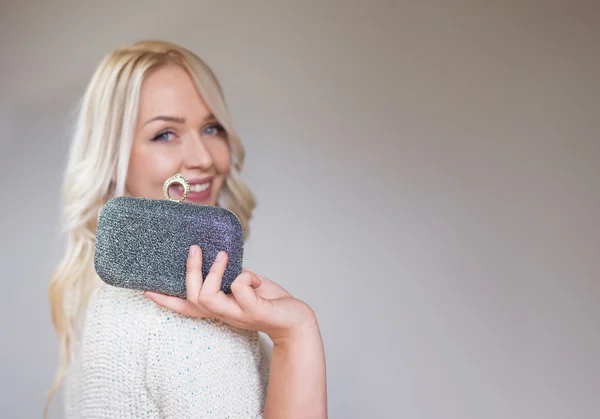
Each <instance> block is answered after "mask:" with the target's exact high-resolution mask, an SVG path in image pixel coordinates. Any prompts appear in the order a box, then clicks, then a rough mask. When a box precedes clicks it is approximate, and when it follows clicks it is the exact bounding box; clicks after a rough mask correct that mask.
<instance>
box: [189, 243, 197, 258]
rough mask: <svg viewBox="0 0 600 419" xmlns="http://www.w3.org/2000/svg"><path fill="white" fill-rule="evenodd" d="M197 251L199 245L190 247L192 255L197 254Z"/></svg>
mask: <svg viewBox="0 0 600 419" xmlns="http://www.w3.org/2000/svg"><path fill="white" fill-rule="evenodd" d="M196 253H198V246H196V245H193V246H192V247H190V256H196Z"/></svg>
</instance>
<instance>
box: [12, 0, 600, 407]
mask: <svg viewBox="0 0 600 419" xmlns="http://www.w3.org/2000/svg"><path fill="white" fill-rule="evenodd" d="M599 9H600V8H599V5H598V3H597V2H594V1H588V2H585V1H568V0H565V1H538V2H533V1H517V0H510V1H500V0H498V1H480V2H475V1H461V2H457V1H452V2H451V1H441V0H440V1H438V2H436V3H432V2H427V1H426V2H421V1H420V2H417V1H413V2H409V1H406V2H404V1H399V0H398V1H392V0H387V1H384V0H379V1H376V0H373V1H367V0H364V1H316V0H314V1H308V0H307V1H300V0H298V1H293V2H292V1H284V0H281V1H251V2H250V1H241V0H239V1H230V0H226V1H223V0H220V1H216V0H215V1H191V0H190V1H169V2H166V1H165V2H156V1H153V2H144V1H140V0H138V1H127V2H121V1H94V2H83V1H75V0H54V1H21V0H18V1H17V0H8V1H7V0H3V1H2V3H1V10H0V60H1V61H0V63H1V64H0V122H1V124H2V125H1V128H2V129H1V131H0V132H1V135H0V141H1V143H0V145H1V149H0V150H1V160H0V163H1V167H0V174H1V176H2V177H1V180H2V181H1V184H2V190H1V194H2V207H1V209H0V214H1V216H0V226H1V246H2V247H1V252H0V258H1V259H0V277H1V279H2V283H1V286H2V291H1V296H2V297H1V298H2V300H1V304H0V318H1V319H2V327H1V330H0V338H1V345H2V346H1V348H2V349H1V361H0V362H1V364H0V365H1V368H2V371H1V374H0V377H1V379H0V380H1V381H0V409H1V412H0V416H2V417H3V418H35V417H41V412H42V408H43V403H44V400H45V394H46V391H47V390H48V389H49V387H50V384H51V382H52V379H53V376H54V372H55V369H56V367H57V363H58V347H57V342H56V339H55V336H54V332H53V328H52V325H51V321H50V317H49V303H48V299H47V294H46V293H47V286H48V282H49V278H50V275H51V273H52V270H53V269H54V266H55V264H56V263H57V262H58V259H59V257H60V255H61V253H62V251H63V248H64V247H63V246H64V242H63V239H62V238H60V237H59V236H58V228H59V226H58V224H57V223H58V219H59V210H60V209H59V201H58V197H59V189H60V182H61V175H62V169H63V167H64V163H65V155H66V151H67V148H68V144H69V137H68V133H69V129H70V123H71V121H72V109H73V108H74V105H75V103H76V101H77V100H78V99H79V97H80V95H81V94H82V93H83V90H84V88H85V86H86V83H87V82H88V81H89V78H90V77H91V74H92V72H93V70H94V68H95V66H96V65H97V64H98V62H99V61H100V60H101V58H102V57H103V56H104V55H105V54H107V53H108V52H109V51H110V50H112V49H114V48H116V47H118V46H121V45H125V44H129V43H132V42H134V41H137V40H139V39H143V38H162V39H167V40H171V41H175V42H178V43H181V44H182V45H184V46H186V47H189V48H191V49H192V50H194V51H195V52H196V53H198V54H199V55H200V56H201V57H203V58H204V59H205V60H206V61H207V62H208V63H209V64H210V65H211V66H212V67H213V69H214V70H215V72H216V73H217V75H218V77H219V78H220V80H221V82H222V84H223V86H224V89H225V92H226V95H227V100H228V103H229V105H230V108H231V111H232V113H233V116H234V119H235V121H236V124H237V127H238V129H239V131H240V133H241V135H242V137H243V140H244V143H245V145H246V147H247V151H248V154H247V165H246V169H245V171H244V173H243V176H244V179H245V180H246V181H247V182H248V183H249V185H250V186H251V188H252V190H253V191H254V192H255V194H256V197H257V200H258V204H259V205H258V207H257V210H256V213H255V218H254V219H253V221H252V224H251V228H252V238H251V239H250V241H249V242H248V245H247V250H246V261H245V262H246V263H245V264H246V266H247V267H248V268H249V269H253V270H255V271H257V272H259V273H261V274H264V275H266V276H269V277H270V278H272V279H273V280H275V281H277V282H279V283H281V284H282V285H284V286H285V287H287V288H288V289H289V290H290V291H291V292H292V293H294V294H295V295H296V296H297V297H298V298H301V299H304V300H305V301H307V302H309V304H311V305H312V306H313V307H314V309H315V310H316V312H317V314H318V316H319V319H320V324H321V328H322V333H323V338H324V342H325V345H326V353H327V368H328V389H329V406H330V417H331V418H402V417H406V418H424V419H433V418H444V419H459V418H460V419H465V418H472V419H476V418H477V419H479V418H498V419H500V418H540V419H542V418H544V419H550V418H556V419H558V418H582V419H583V418H589V419H592V418H598V417H600V326H599V316H600V220H599V216H600V123H599V119H600V106H599V101H600V88H599V86H600V76H599V75H600V65H599V53H600V42H599V39H600V30H599V28H600V19H599V16H600V15H599V11H600V10H599ZM61 397H62V393H59V394H58V396H57V398H56V399H55V401H54V403H53V405H52V409H51V417H52V418H61V417H62V412H61V405H62V399H61Z"/></svg>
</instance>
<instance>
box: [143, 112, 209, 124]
mask: <svg viewBox="0 0 600 419" xmlns="http://www.w3.org/2000/svg"><path fill="white" fill-rule="evenodd" d="M214 119H217V118H215V116H214V115H213V114H212V113H211V114H210V115H207V116H206V117H205V118H204V122H206V121H211V120H214ZM153 121H167V122H176V123H178V124H185V118H181V117H178V116H169V115H157V116H154V117H152V118H150V119H149V120H147V121H146V122H144V125H146V124H149V123H150V122H153ZM144 125H142V126H144Z"/></svg>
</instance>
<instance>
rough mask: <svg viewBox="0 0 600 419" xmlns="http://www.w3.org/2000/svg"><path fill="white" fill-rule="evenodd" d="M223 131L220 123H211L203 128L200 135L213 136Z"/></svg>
mask: <svg viewBox="0 0 600 419" xmlns="http://www.w3.org/2000/svg"><path fill="white" fill-rule="evenodd" d="M223 131H225V129H224V128H223V126H222V125H221V124H212V125H209V126H207V127H206V128H204V130H203V131H202V135H208V136H211V137H214V136H217V135H221V133H222V132H223Z"/></svg>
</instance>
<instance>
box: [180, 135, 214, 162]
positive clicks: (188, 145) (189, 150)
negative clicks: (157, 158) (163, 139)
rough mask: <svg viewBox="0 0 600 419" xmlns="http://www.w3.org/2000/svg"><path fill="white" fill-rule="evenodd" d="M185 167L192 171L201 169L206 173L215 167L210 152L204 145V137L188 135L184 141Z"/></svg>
mask: <svg viewBox="0 0 600 419" xmlns="http://www.w3.org/2000/svg"><path fill="white" fill-rule="evenodd" d="M182 150H183V156H182V157H183V166H184V167H185V168H186V169H188V170H190V169H197V168H200V169H202V170H204V171H206V170H208V169H210V168H211V167H212V165H213V159H212V156H211V155H210V151H209V150H208V148H207V147H206V144H204V141H203V139H202V137H201V136H200V135H198V134H188V135H186V137H185V138H184V141H183V149H182Z"/></svg>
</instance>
